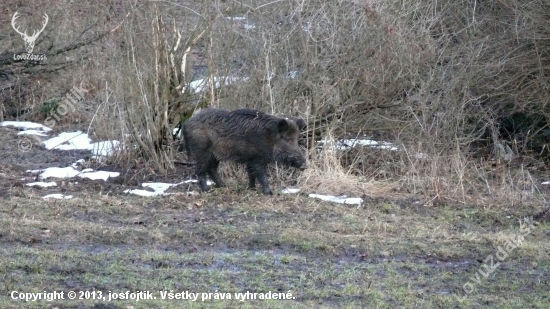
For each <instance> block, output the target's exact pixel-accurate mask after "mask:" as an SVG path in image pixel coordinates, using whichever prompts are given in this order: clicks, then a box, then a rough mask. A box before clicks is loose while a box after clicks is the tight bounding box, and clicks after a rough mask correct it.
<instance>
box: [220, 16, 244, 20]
mask: <svg viewBox="0 0 550 309" xmlns="http://www.w3.org/2000/svg"><path fill="white" fill-rule="evenodd" d="M225 18H227V19H230V20H245V19H246V17H244V16H234V17H231V16H226V17H225Z"/></svg>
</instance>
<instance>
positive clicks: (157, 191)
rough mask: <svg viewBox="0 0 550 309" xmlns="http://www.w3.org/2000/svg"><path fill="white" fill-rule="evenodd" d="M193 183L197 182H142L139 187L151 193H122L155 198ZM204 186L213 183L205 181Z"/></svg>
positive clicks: (143, 191)
mask: <svg viewBox="0 0 550 309" xmlns="http://www.w3.org/2000/svg"><path fill="white" fill-rule="evenodd" d="M195 182H198V180H196V179H190V180H185V181H182V182H180V183H175V184H173V183H163V182H144V183H142V184H141V186H142V187H146V188H150V189H152V190H153V191H150V190H142V189H133V190H131V189H128V190H124V193H132V194H135V195H139V196H144V197H150V196H157V195H162V194H169V193H164V191H166V190H168V189H169V188H171V187H175V186H177V185H181V184H184V183H195ZM206 184H207V185H209V186H211V185H213V184H214V182H212V181H210V180H207V181H206Z"/></svg>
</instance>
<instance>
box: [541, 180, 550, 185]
mask: <svg viewBox="0 0 550 309" xmlns="http://www.w3.org/2000/svg"><path fill="white" fill-rule="evenodd" d="M541 185H550V181H544V182H543V183H541Z"/></svg>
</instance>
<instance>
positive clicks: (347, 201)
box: [309, 194, 363, 205]
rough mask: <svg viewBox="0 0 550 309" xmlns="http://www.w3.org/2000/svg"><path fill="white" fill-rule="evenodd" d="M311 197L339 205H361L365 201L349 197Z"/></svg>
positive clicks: (311, 195)
mask: <svg viewBox="0 0 550 309" xmlns="http://www.w3.org/2000/svg"><path fill="white" fill-rule="evenodd" d="M309 197H313V198H318V199H321V200H323V201H327V202H333V203H339V204H351V205H361V203H363V199H362V198H359V197H347V196H345V195H342V196H332V195H321V194H310V195H309Z"/></svg>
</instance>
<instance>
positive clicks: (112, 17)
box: [0, 0, 550, 203]
mask: <svg viewBox="0 0 550 309" xmlns="http://www.w3.org/2000/svg"><path fill="white" fill-rule="evenodd" d="M15 11H19V12H20V15H21V16H22V17H21V18H20V19H19V20H18V23H20V24H21V25H28V26H29V27H30V28H29V29H33V28H32V27H33V26H34V27H35V28H36V27H37V26H39V23H40V22H41V21H42V20H41V16H42V14H43V13H48V15H49V16H50V21H49V24H48V25H47V27H46V28H45V30H44V32H43V33H42V34H41V35H40V36H39V38H38V40H37V42H36V47H35V53H45V54H47V57H48V59H47V61H43V62H41V63H29V62H16V61H14V60H13V57H12V55H13V53H14V52H20V51H23V47H24V46H23V41H22V39H21V38H20V36H19V35H18V34H17V33H16V32H15V31H13V29H11V25H10V21H11V18H12V16H13V14H14V13H15ZM549 19H550V4H549V3H548V2H547V1H543V0H534V1H528V2H525V1H517V0H501V1H491V2H486V1H483V2H478V1H475V0H474V1H433V0H421V1H416V0H415V1H408V0H400V1H385V0H384V1H378V0H372V1H321V0H302V1H294V0H292V1H291V0H288V1H287V0H280V1H220V0H217V1H173V2H172V1H147V2H143V1H121V0H112V1H91V2H86V3H75V2H73V1H57V2H55V3H53V4H51V3H50V2H40V1H37V2H33V3H23V2H20V1H8V3H6V5H3V7H2V9H1V11H0V21H1V23H0V29H1V32H0V33H2V35H1V36H0V46H1V50H2V51H3V52H2V54H1V55H0V65H1V66H0V96H1V102H2V106H1V111H2V114H1V116H2V117H3V118H4V119H14V118H18V119H32V120H37V121H41V120H43V119H44V118H45V113H46V114H47V111H48V110H47V104H48V102H51V100H52V99H55V98H61V97H63V95H64V94H65V93H67V92H68V91H69V90H70V89H71V88H72V87H73V86H78V87H81V88H84V89H86V90H87V91H88V92H87V94H86V96H87V97H86V99H87V100H86V101H85V102H84V103H83V104H82V106H80V108H79V109H78V112H77V113H74V114H72V115H70V116H68V117H65V118H64V119H63V125H64V126H69V127H71V126H72V127H80V128H82V127H84V128H89V130H90V133H92V134H93V135H95V136H97V137H102V138H112V139H118V140H123V145H138V147H134V146H132V147H126V148H125V149H124V152H122V153H120V154H119V155H118V158H117V162H118V163H120V164H122V165H124V166H126V167H132V166H136V165H137V161H139V162H142V163H143V164H145V165H146V166H147V167H148V168H147V169H145V170H146V171H149V172H153V173H157V172H160V173H163V172H166V171H169V170H171V169H173V162H174V160H175V159H174V158H175V156H177V155H178V154H177V151H175V150H176V148H175V147H174V145H175V144H177V143H179V141H177V140H176V141H174V140H173V137H172V130H173V128H174V127H176V126H177V124H178V123H179V122H180V121H182V120H185V119H186V117H189V115H190V114H191V113H192V112H193V110H195V109H196V108H197V107H204V106H214V107H223V108H228V109H234V108H244V107H249V108H257V109H261V110H264V111H267V112H270V113H276V114H284V115H288V116H299V117H303V118H305V119H307V120H308V123H309V130H308V134H307V139H308V140H307V145H308V150H309V152H310V159H311V162H312V166H314V167H316V169H313V170H311V171H310V174H309V175H306V177H305V178H304V179H305V180H304V181H303V184H304V185H307V184H308V183H311V182H315V181H316V179H317V178H316V176H315V175H317V174H319V173H321V174H322V173H326V174H327V173H328V174H334V173H335V171H340V173H343V174H345V175H349V176H350V177H351V176H353V175H355V176H360V177H364V178H361V179H377V180H389V181H394V182H397V183H398V184H399V186H401V187H402V188H405V189H406V190H409V191H412V192H414V193H426V194H428V195H430V196H433V197H434V198H451V199H458V200H462V201H465V200H467V199H468V197H471V196H474V195H475V196H477V197H476V203H477V202H478V203H484V201H483V198H480V196H487V194H493V195H494V193H495V190H494V187H495V186H496V187H499V188H504V189H505V191H510V189H513V188H516V187H518V186H521V187H522V188H523V189H525V188H526V187H525V186H530V188H531V189H532V177H533V175H534V174H536V173H537V172H540V171H542V170H543V169H544V167H545V166H546V162H547V160H548V146H549V144H548V143H549V140H548V137H549V135H550V128H549V127H548V120H549V115H550V113H549V100H550V96H549V95H548V94H549V87H550V81H549V78H550V74H549V69H550V53H549V50H550V40H549V37H550V25H549V24H548V20H549ZM198 80H203V81H204V82H203V83H202V84H201V86H200V87H199V88H197V86H196V85H197V84H196V83H192V82H194V81H195V82H196V81H198ZM220 86H221V87H220ZM44 106H46V112H44V110H45V107H44ZM145 132H146V133H145ZM358 136H359V137H363V136H367V137H369V138H373V139H377V140H385V141H389V142H392V143H394V144H396V145H400V146H399V147H400V149H401V150H402V151H393V152H392V151H380V150H376V149H372V148H366V149H360V148H354V149H351V150H348V151H347V152H344V153H333V154H330V155H329V154H327V153H325V155H324V156H321V155H319V154H318V149H317V144H316V142H317V141H318V140H320V139H322V138H327V137H330V138H332V139H338V138H342V137H358ZM325 151H327V149H326V147H325ZM329 157H330V159H329ZM325 176H326V175H325ZM477 193H481V194H477ZM492 198H494V196H492V197H491V199H492ZM507 198H508V197H507Z"/></svg>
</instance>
